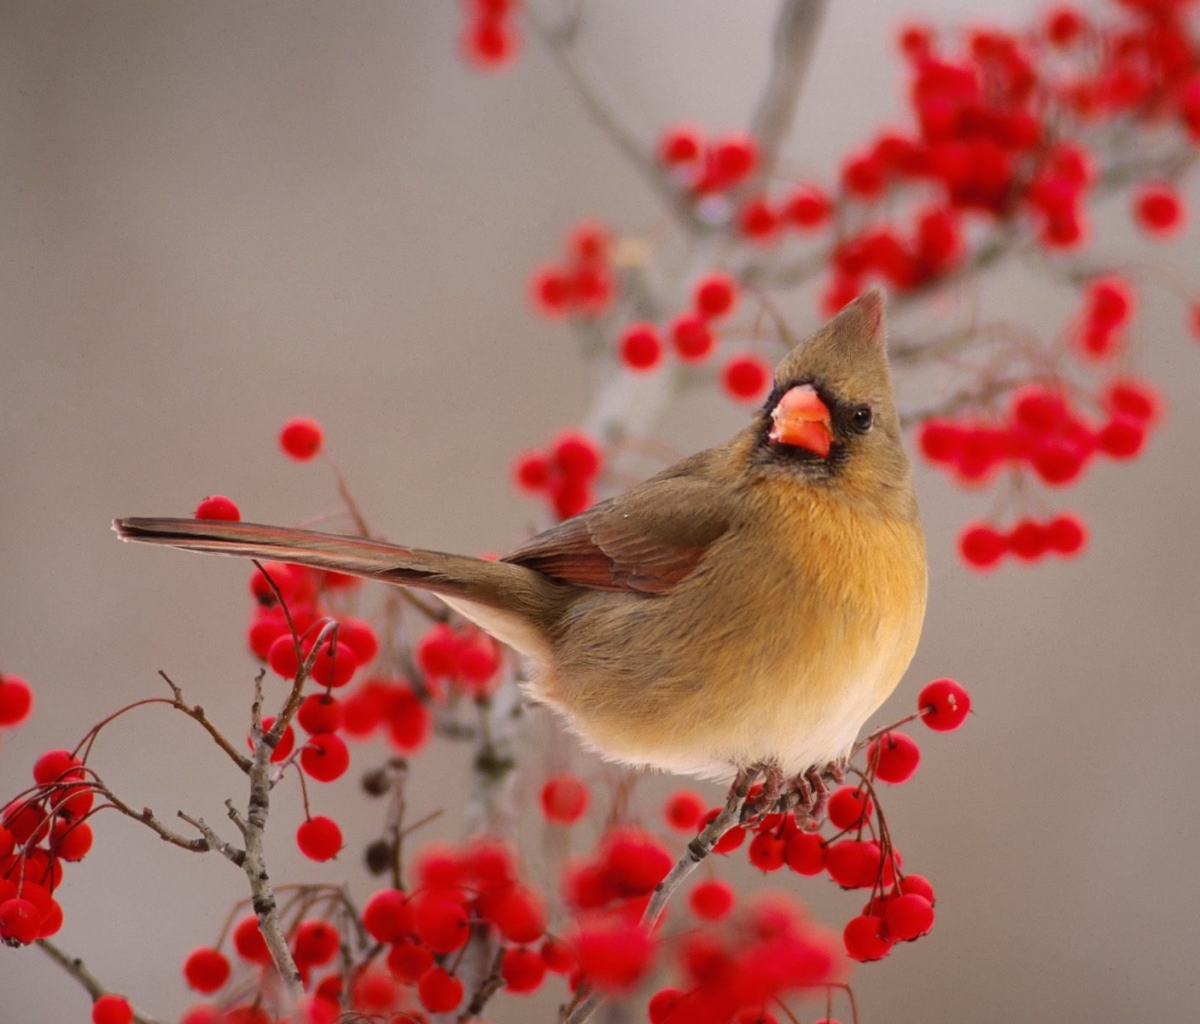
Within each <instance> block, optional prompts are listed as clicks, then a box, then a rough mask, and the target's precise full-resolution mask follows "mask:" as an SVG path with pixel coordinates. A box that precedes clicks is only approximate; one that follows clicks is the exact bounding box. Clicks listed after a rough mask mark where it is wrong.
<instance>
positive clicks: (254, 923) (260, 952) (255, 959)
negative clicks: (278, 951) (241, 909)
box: [233, 914, 271, 966]
mask: <svg viewBox="0 0 1200 1024" xmlns="http://www.w3.org/2000/svg"><path fill="white" fill-rule="evenodd" d="M233 948H234V949H236V950H237V953H238V956H240V957H241V958H242V959H243V960H248V961H249V962H250V963H252V964H263V965H264V966H265V965H267V964H270V963H271V951H270V950H269V949H268V948H267V940H266V939H264V938H263V934H262V932H261V931H260V930H259V927H258V918H257V917H255V916H254V915H253V914H251V915H250V916H249V917H243V918H242V919H241V920H240V921H238V923H237V924H236V925H234V928H233Z"/></svg>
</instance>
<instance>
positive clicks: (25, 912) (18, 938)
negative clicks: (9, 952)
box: [0, 897, 42, 946]
mask: <svg viewBox="0 0 1200 1024" xmlns="http://www.w3.org/2000/svg"><path fill="white" fill-rule="evenodd" d="M41 924H42V912H41V911H40V910H38V908H37V907H36V906H34V904H33V902H32V901H30V900H27V899H19V898H15V897H12V898H9V899H6V900H3V901H0V939H3V940H4V941H5V942H6V943H7V944H8V945H10V946H23V945H26V944H28V943H30V942H32V941H33V940H34V939H36V938H37V937H38V933H39V931H40V929H41Z"/></svg>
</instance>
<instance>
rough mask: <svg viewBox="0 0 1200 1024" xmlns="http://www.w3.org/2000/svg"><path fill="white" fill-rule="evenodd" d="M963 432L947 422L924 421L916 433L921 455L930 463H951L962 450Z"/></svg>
mask: <svg viewBox="0 0 1200 1024" xmlns="http://www.w3.org/2000/svg"><path fill="white" fill-rule="evenodd" d="M962 438H963V431H962V428H961V427H960V426H959V425H958V424H957V423H952V422H950V421H949V420H926V421H925V422H924V423H922V424H921V426H920V427H919V428H918V431H917V444H918V445H919V446H920V448H921V454H922V455H924V456H925V458H927V459H928V460H929V461H930V462H953V461H954V460H955V459H956V458H957V457H958V453H959V451H960V450H961V448H962Z"/></svg>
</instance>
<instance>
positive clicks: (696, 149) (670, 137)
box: [658, 125, 703, 167]
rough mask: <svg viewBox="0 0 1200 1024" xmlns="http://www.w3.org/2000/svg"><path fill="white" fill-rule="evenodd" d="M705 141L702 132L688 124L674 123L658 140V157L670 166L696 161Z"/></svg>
mask: <svg viewBox="0 0 1200 1024" xmlns="http://www.w3.org/2000/svg"><path fill="white" fill-rule="evenodd" d="M702 145H703V142H702V140H701V137H700V132H698V131H697V130H696V129H694V128H691V127H688V126H686V125H673V126H672V127H670V128H668V129H667V130H666V131H664V132H663V134H662V137H661V138H660V139H659V142H658V158H659V160H661V161H662V162H663V163H664V164H666V165H667V166H668V167H674V166H676V165H678V164H690V163H695V162H696V161H697V160H698V159H699V158H700V148H701V146H702Z"/></svg>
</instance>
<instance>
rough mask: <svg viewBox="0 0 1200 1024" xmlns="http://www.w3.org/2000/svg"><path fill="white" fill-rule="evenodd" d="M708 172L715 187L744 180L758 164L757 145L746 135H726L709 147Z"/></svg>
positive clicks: (728, 185)
mask: <svg viewBox="0 0 1200 1024" xmlns="http://www.w3.org/2000/svg"><path fill="white" fill-rule="evenodd" d="M708 157H709V174H710V176H711V177H712V179H713V184H714V185H715V187H716V188H729V187H731V186H733V185H737V184H739V183H740V182H742V181H744V180H745V179H746V178H748V177H749V176H750V175H751V174H753V173H754V170H755V168H756V167H757V166H758V145H757V143H755V141H754V140H753V139H752V138H750V137H749V136H748V135H728V136H726V137H725V138H722V139H717V140H715V141H714V142H713V144H712V146H711V147H710V148H709V152H708Z"/></svg>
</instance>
